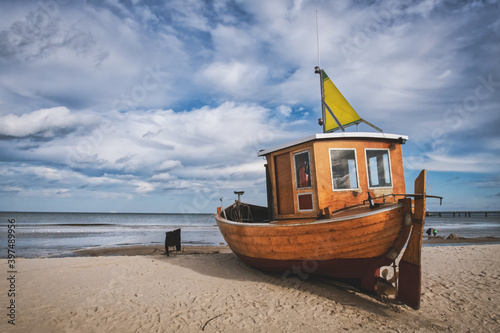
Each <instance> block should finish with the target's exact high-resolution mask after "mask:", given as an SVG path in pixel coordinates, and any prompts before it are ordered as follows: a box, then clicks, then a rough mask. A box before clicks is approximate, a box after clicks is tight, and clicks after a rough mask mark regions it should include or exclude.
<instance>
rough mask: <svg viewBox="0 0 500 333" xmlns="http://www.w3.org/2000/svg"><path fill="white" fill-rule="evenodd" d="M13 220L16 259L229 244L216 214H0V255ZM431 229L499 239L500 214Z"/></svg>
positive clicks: (428, 223)
mask: <svg viewBox="0 0 500 333" xmlns="http://www.w3.org/2000/svg"><path fill="white" fill-rule="evenodd" d="M9 220H15V226H16V228H15V251H16V253H15V254H16V257H17V258H19V257H24V258H36V257H52V256H72V255H75V254H74V253H73V251H74V250H77V249H86V248H102V247H115V246H132V245H136V246H147V245H163V244H164V242H165V232H167V231H171V230H174V229H177V228H180V229H181V242H182V244H183V245H220V244H221V243H222V244H225V241H224V238H223V237H222V235H221V234H220V232H219V229H218V227H217V226H216V223H215V219H214V215H213V214H129V213H127V214H121V213H21V212H0V221H1V223H0V258H6V257H7V249H8V227H7V225H8V224H9V222H8V221H9ZM428 228H435V229H436V230H437V231H438V236H445V237H447V236H448V235H450V234H452V233H453V234H455V235H457V236H459V237H485V236H496V237H500V214H496V215H493V214H492V215H488V217H484V215H482V216H481V215H475V216H472V217H463V216H462V217H450V216H445V217H427V218H426V220H425V228H424V232H425V230H427V229H428ZM424 235H425V234H424ZM424 246H425V244H424Z"/></svg>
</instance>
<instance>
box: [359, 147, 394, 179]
mask: <svg viewBox="0 0 500 333" xmlns="http://www.w3.org/2000/svg"><path fill="white" fill-rule="evenodd" d="M369 150H384V151H386V152H387V163H388V167H389V177H390V185H389V186H372V185H371V179H370V175H371V170H370V161H369V159H368V151H369ZM365 160H366V178H367V179H366V180H367V182H368V189H384V188H394V181H393V179H394V178H393V177H392V164H391V152H390V150H389V149H388V148H365ZM384 167H385V165H384ZM377 177H378V176H377ZM379 180H380V179H379Z"/></svg>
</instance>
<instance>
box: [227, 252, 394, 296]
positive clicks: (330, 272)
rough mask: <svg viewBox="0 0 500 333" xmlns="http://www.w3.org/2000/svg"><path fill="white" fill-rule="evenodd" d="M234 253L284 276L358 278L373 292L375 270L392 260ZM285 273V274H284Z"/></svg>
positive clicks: (255, 265)
mask: <svg viewBox="0 0 500 333" xmlns="http://www.w3.org/2000/svg"><path fill="white" fill-rule="evenodd" d="M236 255H237V256H238V257H239V258H240V259H241V260H242V261H243V262H244V263H246V264H248V265H250V266H252V267H254V268H257V269H259V270H263V271H267V272H275V273H283V275H284V278H286V277H288V276H289V275H292V274H295V275H297V276H298V277H299V278H300V277H301V276H306V278H307V277H308V276H309V274H311V275H321V276H328V277H333V278H337V279H359V280H360V282H361V288H363V289H365V290H367V291H370V292H375V285H376V274H375V273H376V271H377V269H378V268H380V267H382V266H389V265H391V264H392V262H393V261H392V260H390V259H387V258H386V257H385V256H379V257H374V258H356V259H329V260H316V259H305V260H274V259H261V258H252V257H247V256H245V255H242V254H238V253H236ZM285 275H286V276H285Z"/></svg>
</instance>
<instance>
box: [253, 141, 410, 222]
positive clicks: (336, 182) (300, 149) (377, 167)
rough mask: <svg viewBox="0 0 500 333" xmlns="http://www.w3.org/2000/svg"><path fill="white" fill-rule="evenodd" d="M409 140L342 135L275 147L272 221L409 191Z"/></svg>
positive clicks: (270, 172)
mask: <svg viewBox="0 0 500 333" xmlns="http://www.w3.org/2000/svg"><path fill="white" fill-rule="evenodd" d="M406 140H408V137H407V136H404V135H394V134H386V133H368V132H367V133H363V132H342V133H322V134H316V135H312V136H309V137H307V138H304V139H302V140H298V141H294V142H292V143H290V144H287V145H282V146H279V147H275V148H272V149H267V150H261V151H260V152H259V154H258V155H259V156H265V157H266V159H267V170H266V175H267V192H268V207H269V215H270V216H269V217H270V219H271V220H290V219H308V218H314V219H316V218H320V217H329V215H330V213H332V212H334V211H337V210H339V209H343V208H346V207H351V206H354V205H361V204H368V197H369V194H370V196H371V198H378V199H377V202H381V201H382V200H383V201H386V200H387V201H392V200H395V199H394V197H393V194H401V193H405V192H406V191H405V180H404V170H403V156H402V152H401V145H402V144H404V143H405V142H406Z"/></svg>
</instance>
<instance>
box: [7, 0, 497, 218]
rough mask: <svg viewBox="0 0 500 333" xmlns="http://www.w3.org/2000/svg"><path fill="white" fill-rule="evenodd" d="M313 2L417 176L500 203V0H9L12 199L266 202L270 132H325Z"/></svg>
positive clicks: (466, 197) (86, 203) (15, 202)
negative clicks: (403, 139) (264, 152)
mask: <svg viewBox="0 0 500 333" xmlns="http://www.w3.org/2000/svg"><path fill="white" fill-rule="evenodd" d="M316 11H317V12H318V18H319V45H320V64H321V67H322V68H323V69H324V70H325V71H326V72H327V73H328V75H329V76H330V78H331V79H332V81H333V82H334V83H335V84H336V85H337V86H338V87H339V89H340V90H341V91H342V93H343V94H344V96H345V97H346V98H347V100H349V101H350V103H351V105H352V106H353V107H354V108H355V109H356V111H357V112H358V113H359V114H360V115H361V116H362V117H363V118H365V119H367V120H369V121H370V122H372V123H374V124H376V125H377V126H379V127H381V128H382V129H384V131H385V132H388V133H395V134H405V135H408V136H409V138H410V140H409V141H408V142H407V144H406V145H404V146H403V149H404V153H403V154H404V158H405V161H404V162H405V172H406V182H407V191H408V192H412V191H413V186H412V184H413V180H414V178H415V177H416V176H417V175H418V172H419V171H420V170H421V169H423V168H426V169H427V170H428V193H430V194H435V195H442V196H444V197H445V200H444V203H443V207H439V205H438V204H439V202H438V201H437V200H432V201H429V209H457V208H462V209H477V210H479V209H488V210H500V205H499V203H500V130H499V128H500V4H499V1H498V0H490V1H440V0H430V1H347V0H338V1H319V0H317V1H307V0H303V1H302V0H296V1H291V0H290V1H279V0H276V1H269V0H261V1H259V0H257V1H243V0H212V1H209V0H207V1H201V0H187V1H186V0H174V1H141V0H131V1H118V0H108V1H97V0H96V1H93V0H86V1H84V0H41V1H38V0H36V1H15V0H11V1H2V2H1V3H0V22H1V23H0V73H1V74H0V210H3V211H13V210H14V211H84V212H85V211H95V212H107V211H118V212H214V211H215V210H216V207H217V206H218V205H219V203H220V202H219V198H220V197H224V201H225V202H226V203H229V202H230V201H232V200H233V199H234V194H233V191H234V190H244V191H245V195H244V197H243V198H244V199H245V201H247V202H252V203H256V204H265V203H266V199H265V175H264V168H263V164H264V160H263V159H262V158H259V157H257V152H258V150H260V149H264V148H270V147H273V146H276V145H278V144H282V143H285V142H288V141H290V140H295V139H297V138H301V137H305V136H308V135H311V134H314V133H319V132H321V127H319V126H318V125H317V119H318V118H319V117H320V91H319V79H318V76H317V75H316V74H314V66H316V65H317V64H318V52H317V43H316ZM351 130H355V128H352V129H351ZM360 130H363V131H371V129H370V128H369V127H364V126H360Z"/></svg>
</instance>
